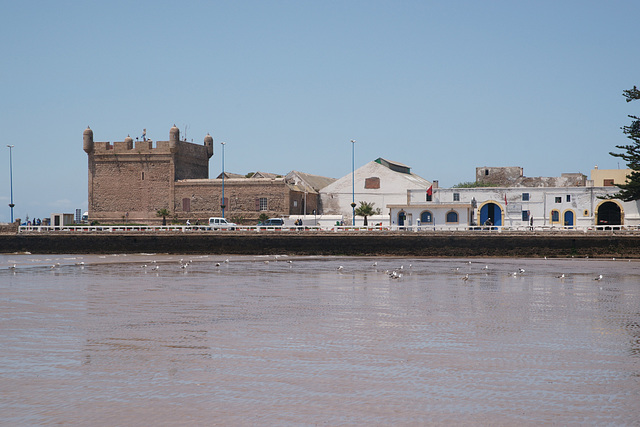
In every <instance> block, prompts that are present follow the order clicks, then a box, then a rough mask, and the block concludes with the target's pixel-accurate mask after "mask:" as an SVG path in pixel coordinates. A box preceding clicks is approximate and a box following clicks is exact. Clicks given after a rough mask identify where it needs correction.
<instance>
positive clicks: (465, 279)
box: [460, 274, 469, 282]
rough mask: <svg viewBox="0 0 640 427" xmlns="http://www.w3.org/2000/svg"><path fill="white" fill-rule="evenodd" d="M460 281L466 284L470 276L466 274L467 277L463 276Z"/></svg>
mask: <svg viewBox="0 0 640 427" xmlns="http://www.w3.org/2000/svg"><path fill="white" fill-rule="evenodd" d="M460 279H461V280H463V281H465V282H466V281H467V280H469V275H468V274H465V275H464V276H462V277H461V278H460Z"/></svg>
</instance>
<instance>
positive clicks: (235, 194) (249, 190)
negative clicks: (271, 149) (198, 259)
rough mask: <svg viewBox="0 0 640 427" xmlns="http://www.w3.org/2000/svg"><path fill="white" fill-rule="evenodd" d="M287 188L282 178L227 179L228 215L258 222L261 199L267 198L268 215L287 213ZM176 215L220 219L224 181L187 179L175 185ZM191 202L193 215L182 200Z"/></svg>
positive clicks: (225, 188)
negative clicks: (185, 208) (217, 217)
mask: <svg viewBox="0 0 640 427" xmlns="http://www.w3.org/2000/svg"><path fill="white" fill-rule="evenodd" d="M288 193H289V192H288V187H287V186H286V184H285V183H284V181H283V180H282V179H276V180H273V179H270V178H255V179H252V178H247V179H244V178H232V179H225V182H224V196H225V199H227V206H226V208H225V216H226V217H227V218H231V217H242V218H244V220H246V221H247V222H248V223H250V224H251V223H255V222H256V221H257V220H258V216H260V214H261V213H263V212H261V211H259V210H258V201H257V200H258V199H259V198H260V197H266V198H267V205H268V210H267V211H264V213H266V214H267V215H268V216H280V215H283V214H285V213H286V212H288V203H289V195H288ZM175 194H176V197H175V204H176V213H178V215H179V216H180V217H185V218H197V219H206V218H208V217H210V216H221V215H222V209H221V207H220V201H221V199H222V180H221V179H211V180H186V181H178V182H176V183H175ZM184 198H188V199H189V200H190V202H189V204H190V212H189V213H186V212H184V209H183V208H184V206H183V199H184Z"/></svg>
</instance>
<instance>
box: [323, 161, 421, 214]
mask: <svg viewBox="0 0 640 427" xmlns="http://www.w3.org/2000/svg"><path fill="white" fill-rule="evenodd" d="M374 177H377V178H380V188H378V189H367V188H365V180H366V179H367V178H374ZM354 179H355V198H352V188H353V187H352V175H351V173H350V174H348V175H346V176H344V177H342V178H340V179H338V180H337V181H335V182H334V183H332V184H330V185H328V186H326V187H325V188H323V189H322V190H321V191H320V198H321V200H322V210H323V213H324V214H333V215H343V216H344V218H345V220H346V221H347V222H348V223H349V224H350V223H351V218H352V215H353V211H352V208H351V202H352V200H354V199H355V203H356V207H357V206H360V202H361V201H362V202H373V203H374V206H373V207H374V209H376V208H380V210H381V212H382V214H383V215H384V216H386V217H388V215H389V210H388V208H387V205H389V204H397V203H407V191H408V190H409V189H416V188H418V189H422V188H424V189H425V190H426V189H427V188H428V187H429V186H430V185H431V183H430V182H429V181H426V180H425V179H423V178H420V177H418V176H416V175H410V174H404V173H400V172H395V171H392V170H391V169H389V168H387V167H386V166H383V165H381V164H379V163H376V162H375V161H372V162H369V163H367V164H366V165H364V166H362V167H360V168H359V169H356V171H355V175H354ZM361 220H363V218H362V217H357V218H356V224H357V225H360V221H361ZM378 222H379V221H378Z"/></svg>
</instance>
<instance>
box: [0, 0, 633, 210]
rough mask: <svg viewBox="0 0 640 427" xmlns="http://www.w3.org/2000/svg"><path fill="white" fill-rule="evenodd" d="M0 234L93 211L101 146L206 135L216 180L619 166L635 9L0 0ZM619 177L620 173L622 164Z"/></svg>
mask: <svg viewBox="0 0 640 427" xmlns="http://www.w3.org/2000/svg"><path fill="white" fill-rule="evenodd" d="M0 6H1V9H0V10H1V11H2V17H3V19H2V25H1V26H0V39H1V40H2V43H1V44H0V54H1V57H2V61H1V65H0V78H1V81H2V84H1V85H0V126H1V127H2V141H1V143H2V145H1V148H2V149H3V151H2V158H1V159H0V160H1V162H0V203H1V207H0V222H7V221H8V220H9V215H10V210H9V208H8V206H7V204H8V202H9V149H8V148H6V147H5V145H6V144H13V145H15V148H14V149H13V165H14V201H15V203H16V208H15V216H16V217H20V218H25V216H26V215H27V214H28V215H29V216H30V217H48V216H49V215H50V214H51V213H52V212H70V213H73V212H74V211H75V208H82V209H83V210H85V209H86V208H87V156H86V154H85V153H84V151H82V132H83V130H84V129H85V128H86V127H87V125H89V126H91V128H92V129H93V131H94V137H95V140H96V141H122V140H123V139H124V138H125V137H126V136H127V135H128V134H130V135H131V136H132V137H134V138H135V136H139V135H141V133H142V129H143V128H146V129H147V132H148V136H149V137H151V138H153V139H154V140H167V139H168V138H169V129H170V128H171V126H172V125H173V124H174V123H175V124H176V125H177V126H178V127H179V128H180V130H181V132H182V135H184V133H185V127H186V136H187V139H188V140H191V139H193V140H194V142H198V143H202V141H203V138H204V136H205V135H206V133H207V132H210V133H211V135H212V136H213V137H214V143H215V144H214V147H215V154H214V156H213V157H212V158H211V163H210V177H215V176H217V175H218V174H219V173H220V171H221V156H220V142H222V141H225V142H226V143H227V145H226V148H225V166H226V167H225V169H226V170H227V171H230V172H235V173H247V172H251V171H256V170H260V171H266V172H275V173H282V174H285V173H287V172H289V171H291V170H299V171H303V172H308V173H312V174H318V175H323V176H329V177H334V178H339V177H342V176H344V175H346V174H348V173H349V172H350V171H351V144H350V142H349V140H350V139H355V140H357V142H356V147H355V149H356V150H355V163H356V167H359V166H361V165H363V164H365V163H367V162H369V161H371V160H374V159H376V158H377V157H385V158H388V159H391V160H395V161H398V162H402V163H405V164H407V165H409V166H411V167H412V170H413V171H414V172H415V173H417V174H418V175H420V176H422V177H424V178H426V179H428V180H439V181H440V185H441V186H452V185H454V184H457V183H459V182H462V181H472V180H474V178H475V176H474V173H475V167H476V166H522V167H524V173H525V175H526V176H557V175H559V174H561V173H563V172H582V173H585V174H587V175H588V174H589V171H590V170H591V168H592V167H593V166H594V165H596V164H597V165H599V167H600V168H617V167H618V161H619V159H617V158H613V157H611V156H609V154H608V152H609V151H611V150H613V149H614V146H615V145H616V144H625V143H626V141H627V140H626V138H625V137H624V135H623V134H622V133H621V131H620V127H621V126H623V125H625V124H627V123H628V122H629V120H628V119H627V114H638V112H639V110H640V105H639V104H636V103H630V104H627V103H626V102H625V101H624V98H623V97H622V95H621V93H622V91H623V90H624V89H629V88H631V87H633V85H640V55H638V48H639V47H638V46H639V43H638V41H639V39H640V27H639V26H638V16H640V2H638V1H637V0H629V1H573V0H567V1H564V0H561V1H558V0H554V1H544V0H543V1H513V0H509V1H475V0H474V1H471V0H470V1H446V2H445V1H426V0H424V1H408V0H407V1H376V0H371V1H348V0H346V1H345V0H342V1H304V0H292V1H268V0H260V1H197V2H196V1H185V2H168V1H129V0H127V1H103V2H99V1H40V2H34V1H7V0H2V1H0ZM620 167H624V164H620Z"/></svg>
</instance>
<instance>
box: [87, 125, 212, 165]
mask: <svg viewBox="0 0 640 427" xmlns="http://www.w3.org/2000/svg"><path fill="white" fill-rule="evenodd" d="M82 136H83V149H84V151H85V152H86V153H87V154H114V153H118V154H121V153H122V154H127V153H129V154H165V155H166V154H180V153H184V154H188V155H190V156H203V157H204V158H206V159H209V158H211V156H212V155H213V137H211V135H209V134H207V135H206V136H205V138H204V144H203V145H199V144H194V143H191V142H187V141H181V140H180V130H179V129H178V128H177V127H176V126H175V125H174V126H173V127H172V128H171V129H170V131H169V140H168V141H152V140H150V139H147V140H142V141H139V140H137V141H134V140H133V138H131V137H130V136H128V135H127V137H126V138H125V139H124V141H114V142H111V141H98V142H96V141H94V140H93V131H92V130H91V129H90V128H89V127H87V129H86V130H85V131H84V132H83V135H82Z"/></svg>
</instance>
